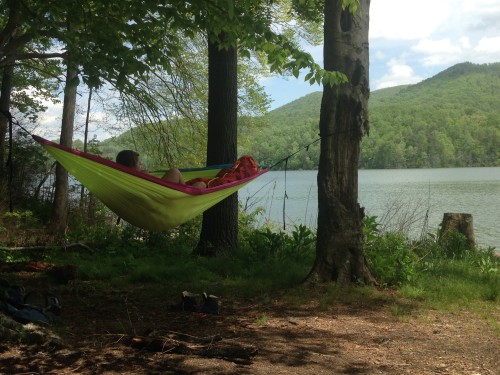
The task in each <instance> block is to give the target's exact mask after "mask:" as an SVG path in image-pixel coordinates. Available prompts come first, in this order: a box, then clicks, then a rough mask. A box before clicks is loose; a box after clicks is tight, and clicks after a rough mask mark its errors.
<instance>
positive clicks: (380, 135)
mask: <svg viewBox="0 0 500 375" xmlns="http://www.w3.org/2000/svg"><path fill="white" fill-rule="evenodd" d="M321 97H322V93H321V92H316V93H312V94H309V95H306V96H304V97H302V98H300V99H297V100H294V101H292V102H290V103H288V104H286V105H284V106H282V107H280V108H277V109H275V110H273V111H271V112H269V113H268V114H267V115H266V116H264V117H263V118H262V119H260V121H258V123H259V124H260V125H259V126H248V127H247V128H245V129H242V130H241V136H242V137H243V138H244V139H245V142H244V144H245V147H244V148H243V149H242V150H241V152H240V153H252V154H253V155H254V156H255V157H256V158H257V160H259V161H261V163H266V164H269V163H273V162H274V161H276V160H280V158H282V157H285V156H286V155H289V154H290V153H292V152H295V151H297V150H299V149H300V148H301V147H303V146H305V145H307V144H309V143H311V142H313V141H314V140H315V139H317V137H318V132H319V127H318V123H319V112H320V106H321ZM369 106H370V107H369V111H370V123H371V125H370V134H369V136H368V137H365V138H364V140H363V143H362V152H361V165H360V167H361V168H381V169H382V168H437V167H475V166H499V165H500V63H493V64H482V65H478V64H472V63H461V64H457V65H454V66H452V67H450V68H448V69H446V70H444V71H442V72H440V73H438V74H436V75H435V76H433V77H431V78H428V79H426V80H424V81H422V82H420V83H418V84H414V85H404V86H397V87H391V88H386V89H380V90H377V91H373V92H372V93H371V96H370V102H369ZM318 161H319V145H318V144H314V145H311V147H309V149H308V150H307V151H304V152H303V153H299V154H297V156H295V157H293V158H290V160H289V161H288V167H289V168H293V169H315V168H316V167H317V165H318Z"/></svg>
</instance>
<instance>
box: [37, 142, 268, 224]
mask: <svg viewBox="0 0 500 375" xmlns="http://www.w3.org/2000/svg"><path fill="white" fill-rule="evenodd" d="M33 138H34V139H35V141H37V142H39V143H40V144H41V145H42V146H43V147H44V148H45V149H46V150H47V151H48V152H49V153H50V154H51V155H52V156H53V157H54V159H56V160H57V161H58V162H59V163H61V165H62V166H63V167H64V168H66V170H67V171H68V172H69V173H71V174H72V175H73V176H74V177H75V178H76V179H77V180H78V181H80V182H81V183H82V184H83V185H84V186H85V187H86V188H87V189H88V190H89V191H90V192H91V193H93V194H94V195H95V196H96V197H97V198H99V199H100V200H101V202H102V203H104V204H105V205H106V206H107V207H108V208H109V209H110V210H111V211H113V212H114V213H116V214H117V215H118V216H119V217H121V218H122V219H123V220H125V221H127V222H128V223H130V224H132V225H135V226H137V227H139V228H143V229H148V230H154V231H160V230H165V229H170V228H174V227H176V226H178V225H180V224H182V223H184V222H186V221H188V220H190V219H192V218H194V217H195V216H197V215H199V214H201V213H202V212H203V211H205V210H207V209H208V208H210V207H212V206H213V205H215V204H217V203H218V202H220V201H221V200H223V199H224V198H227V197H228V196H230V195H231V194H233V193H235V192H236V191H237V190H239V189H241V188H242V187H243V186H245V185H246V184H248V183H249V182H250V181H252V180H253V179H255V178H256V177H258V176H260V175H262V174H263V173H265V172H267V171H268V170H269V169H263V170H260V171H259V172H258V173H257V174H255V175H253V176H251V177H248V178H245V179H242V180H239V181H235V182H232V183H228V184H225V185H221V186H217V187H213V188H206V189H203V188H196V187H192V186H187V185H180V184H176V183H173V182H169V181H165V180H162V179H161V178H159V177H157V176H154V175H151V174H148V173H144V172H140V171H136V170H133V169H131V168H128V167H125V166H123V165H120V164H118V163H115V162H113V161H110V160H107V159H104V158H101V157H98V156H96V155H91V154H87V153H84V152H81V151H78V150H74V149H71V148H68V147H65V146H61V145H59V144H57V143H54V142H51V141H48V140H46V139H44V138H41V137H38V136H33ZM223 167H226V166H221V167H219V168H199V169H194V170H188V171H182V173H183V175H184V178H185V180H186V181H187V180H189V179H191V178H195V177H215V175H216V174H217V172H219V170H220V169H221V168H223Z"/></svg>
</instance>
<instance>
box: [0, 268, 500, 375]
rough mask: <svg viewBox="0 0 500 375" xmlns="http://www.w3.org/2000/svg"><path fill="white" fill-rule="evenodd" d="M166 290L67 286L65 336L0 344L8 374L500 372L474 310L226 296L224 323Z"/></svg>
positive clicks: (494, 340)
mask: <svg viewBox="0 0 500 375" xmlns="http://www.w3.org/2000/svg"><path fill="white" fill-rule="evenodd" d="M2 276H4V275H2ZM167 290H168V288H167V287H165V290H151V289H150V288H147V287H137V288H134V289H133V290H119V289H115V290H105V291H104V290H96V289H95V288H92V287H91V286H90V285H85V284H84V283H82V284H80V285H79V286H78V287H75V288H67V287H66V288H65V289H64V291H63V292H62V301H63V309H62V314H61V322H60V324H58V325H57V326H51V327H49V329H50V331H52V332H55V333H56V334H57V336H58V338H57V337H56V338H52V339H51V338H48V337H47V338H46V339H45V340H39V341H38V343H32V344H29V345H27V344H23V345H21V344H19V341H17V342H16V340H11V342H10V343H9V342H7V341H6V340H5V338H2V340H0V372H1V373H2V374H266V375H268V374H287V375H290V374H306V375H307V374H315V375H316V374H471V375H472V374H481V375H483V374H484V375H485V374H500V335H499V333H498V330H496V331H494V330H492V329H491V328H490V326H489V325H488V322H487V321H486V320H485V319H483V318H481V317H479V316H477V315H473V314H471V313H469V312H467V311H463V312H460V313H453V314H450V313H442V312H436V311H421V310H419V309H418V308H415V307H412V306H408V307H407V308H404V307H403V308H401V306H400V307H399V308H398V309H397V310H395V308H394V305H392V304H391V303H384V302H380V303H372V304H363V303H359V302H357V303H351V304H339V303H334V304H332V305H331V306H326V307H325V306H319V305H318V303H317V302H316V301H314V299H313V298H312V299H311V301H309V302H307V303H305V304H303V305H301V306H290V305H288V304H286V303H284V302H282V301H284V300H285V299H282V298H280V299H279V300H275V301H270V302H269V303H267V304H266V305H263V304H262V303H259V304H257V303H254V302H252V301H249V300H237V299H234V298H230V296H222V297H221V299H222V309H221V312H220V314H218V315H217V314H203V313H194V312H186V311H179V310H173V309H172V308H171V305H172V303H173V302H175V301H173V300H172V297H165V296H166V295H171V293H169V292H167ZM499 318H500V311H498V314H497V315H496V317H495V319H496V320H497V321H498V320H499Z"/></svg>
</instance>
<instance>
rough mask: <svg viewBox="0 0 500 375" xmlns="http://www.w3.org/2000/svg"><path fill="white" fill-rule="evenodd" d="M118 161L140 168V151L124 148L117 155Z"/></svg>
mask: <svg viewBox="0 0 500 375" xmlns="http://www.w3.org/2000/svg"><path fill="white" fill-rule="evenodd" d="M116 162H117V163H118V164H121V165H125V166H127V167H130V168H135V169H138V170H140V169H141V164H140V161H139V153H138V152H135V151H132V150H122V151H120V152H119V153H118V155H116Z"/></svg>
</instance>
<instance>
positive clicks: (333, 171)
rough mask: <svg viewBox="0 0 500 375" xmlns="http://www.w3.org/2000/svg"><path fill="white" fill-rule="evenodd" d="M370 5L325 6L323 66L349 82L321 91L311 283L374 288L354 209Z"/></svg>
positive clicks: (338, 1)
mask: <svg viewBox="0 0 500 375" xmlns="http://www.w3.org/2000/svg"><path fill="white" fill-rule="evenodd" d="M369 7H370V2H369V1H368V0H361V2H360V4H359V10H358V12H357V13H356V14H355V15H353V14H351V13H350V12H349V10H348V9H346V10H344V11H343V10H342V0H326V1H325V22H324V34H325V43H324V61H325V69H326V70H328V71H340V72H343V73H345V74H346V75H347V77H348V79H349V82H348V83H346V84H342V85H340V86H337V87H331V86H329V85H325V86H324V89H323V98H322V102H321V113H320V134H321V151H320V161H319V168H318V237H317V244H316V261H315V264H314V266H313V269H312V271H311V273H310V274H309V276H308V280H309V281H313V282H324V281H332V280H333V281H336V282H338V283H339V284H345V283H350V282H355V281H360V282H365V283H374V282H375V280H374V278H373V276H372V275H371V273H370V271H369V270H368V268H367V266H366V262H365V257H364V255H363V233H362V220H363V216H364V212H363V208H361V207H360V205H359V204H358V164H359V154H360V142H361V138H362V137H363V135H364V134H365V133H367V132H368V127H369V123H368V97H369V81H368V66H369V62H368V19H369Z"/></svg>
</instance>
